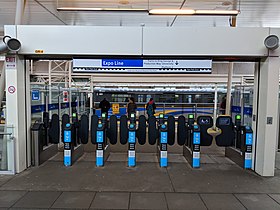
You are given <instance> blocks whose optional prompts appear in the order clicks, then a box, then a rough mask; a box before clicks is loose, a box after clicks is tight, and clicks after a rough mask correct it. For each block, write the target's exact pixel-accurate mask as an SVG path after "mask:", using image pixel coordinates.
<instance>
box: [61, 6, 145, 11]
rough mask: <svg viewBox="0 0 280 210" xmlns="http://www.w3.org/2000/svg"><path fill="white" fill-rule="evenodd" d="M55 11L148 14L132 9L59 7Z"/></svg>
mask: <svg viewBox="0 0 280 210" xmlns="http://www.w3.org/2000/svg"><path fill="white" fill-rule="evenodd" d="M57 11H65V12H148V10H146V9H133V8H98V7H59V8H57Z"/></svg>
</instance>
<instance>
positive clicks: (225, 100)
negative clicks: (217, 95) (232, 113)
mask: <svg viewBox="0 0 280 210" xmlns="http://www.w3.org/2000/svg"><path fill="white" fill-rule="evenodd" d="M226 105H227V99H226V96H224V97H223V98H222V102H221V104H220V113H221V114H222V115H224V114H225V112H226Z"/></svg>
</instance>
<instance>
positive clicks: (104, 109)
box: [99, 98, 111, 117]
mask: <svg viewBox="0 0 280 210" xmlns="http://www.w3.org/2000/svg"><path fill="white" fill-rule="evenodd" d="M99 108H100V109H101V114H102V113H106V116H107V117H108V111H109V109H110V108H111V104H110V102H109V101H107V100H106V98H104V99H103V100H102V101H101V102H100V103H99Z"/></svg>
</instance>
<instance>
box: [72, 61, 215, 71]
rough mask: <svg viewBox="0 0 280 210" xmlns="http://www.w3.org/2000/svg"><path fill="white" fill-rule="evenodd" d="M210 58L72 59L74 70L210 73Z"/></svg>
mask: <svg viewBox="0 0 280 210" xmlns="http://www.w3.org/2000/svg"><path fill="white" fill-rule="evenodd" d="M211 69H212V60H180V59H178V60H148V59H147V60H142V59H73V71H74V72H92V73H104V72H113V73H114V72H115V73H127V72H129V73H130V72H132V73H133V72H135V73H211Z"/></svg>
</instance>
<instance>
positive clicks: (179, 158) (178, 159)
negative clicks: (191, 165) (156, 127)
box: [168, 153, 187, 164]
mask: <svg viewBox="0 0 280 210" xmlns="http://www.w3.org/2000/svg"><path fill="white" fill-rule="evenodd" d="M168 162H169V163H184V164H187V160H186V158H185V157H184V156H183V155H181V154H171V153H168Z"/></svg>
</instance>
